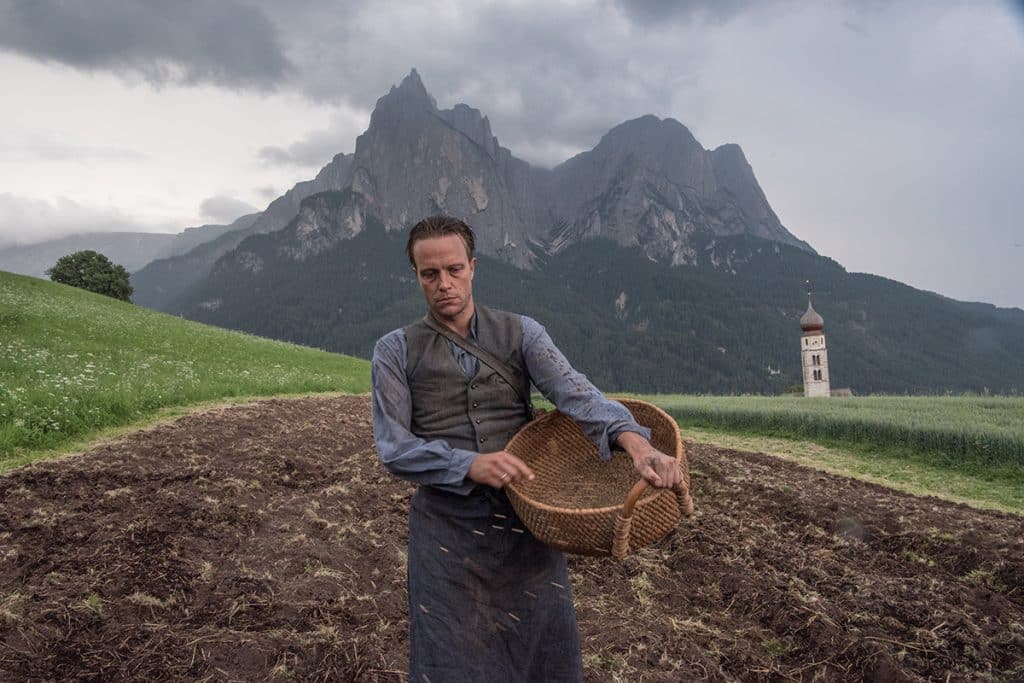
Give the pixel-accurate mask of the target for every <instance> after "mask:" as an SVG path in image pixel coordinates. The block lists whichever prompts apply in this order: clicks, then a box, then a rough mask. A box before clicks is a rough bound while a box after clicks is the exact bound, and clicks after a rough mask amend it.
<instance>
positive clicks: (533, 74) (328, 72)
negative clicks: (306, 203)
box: [263, 3, 693, 166]
mask: <svg viewBox="0 0 1024 683" xmlns="http://www.w3.org/2000/svg"><path fill="white" fill-rule="evenodd" d="M268 11H269V12H272V13H273V12H277V13H278V14H276V15H274V14H272V16H275V17H276V18H278V20H279V21H280V22H281V24H282V26H286V27H287V28H284V29H282V30H283V36H284V37H285V39H286V40H287V41H288V45H289V47H290V52H289V54H293V55H294V57H295V60H296V63H298V64H301V65H302V67H303V68H302V76H301V78H302V84H301V87H302V88H303V90H304V91H305V92H306V93H307V94H309V95H310V96H311V97H313V98H314V99H316V100H320V101H343V102H345V103H346V104H348V105H349V106H352V107H357V108H362V109H366V110H369V109H371V108H372V107H373V105H374V103H375V102H376V100H377V98H379V97H380V96H381V95H383V94H384V93H386V92H387V88H388V87H389V85H390V84H393V83H397V82H398V81H399V80H401V78H402V77H403V76H404V75H405V74H407V73H408V72H409V69H410V68H412V67H416V68H418V69H419V71H420V73H421V74H422V76H423V78H424V82H425V84H426V86H427V88H428V90H429V91H430V92H431V94H432V95H434V96H435V97H436V98H437V100H438V104H439V106H441V107H442V108H446V107H450V106H453V105H454V104H457V103H459V102H465V103H467V104H470V105H471V106H474V107H478V108H480V109H481V110H483V111H484V113H485V114H487V115H488V116H489V117H490V120H491V123H492V127H493V130H494V132H495V134H496V135H497V136H498V138H499V140H500V141H501V143H502V144H503V145H505V146H506V147H509V148H510V149H512V150H513V152H515V153H516V154H517V155H519V156H523V157H524V158H526V159H527V160H528V161H531V162H533V163H537V164H540V165H546V166H549V165H553V164H555V163H558V162H560V161H564V160H565V158H567V156H570V155H571V153H575V152H578V151H580V150H582V149H585V148H588V147H590V146H592V145H593V144H595V143H596V142H597V140H598V139H599V137H600V135H601V134H602V133H604V132H606V131H607V130H608V129H609V128H610V127H611V126H613V125H615V124H617V123H620V122H621V121H624V120H626V119H629V118H633V117H636V116H639V115H642V114H646V113H651V112H652V111H653V112H654V113H660V114H668V113H669V112H668V106H669V104H670V103H671V98H672V95H673V93H674V92H675V91H676V89H677V88H686V87H688V85H687V84H688V83H692V81H693V74H692V73H690V72H689V71H688V64H687V53H688V51H689V49H690V48H688V47H687V45H686V43H687V38H688V35H686V34H682V35H680V34H678V33H677V34H674V35H673V34H659V35H653V36H652V35H647V34H648V33H650V32H648V31H646V30H645V31H639V30H637V29H634V28H632V26H631V25H630V23H629V22H628V21H627V20H625V19H624V18H623V17H622V14H621V12H619V11H618V10H617V9H616V8H615V7H614V6H611V5H608V4H607V3H604V4H599V5H596V6H579V5H572V4H569V5H562V4H559V3H544V4H541V3H537V4H536V5H535V6H533V7H518V6H517V7H509V6H505V5H501V4H493V5H492V4H479V5H477V4H471V5H465V6H460V8H459V11H458V12H451V11H446V10H445V7H444V6H443V5H436V6H435V5H434V4H431V3H424V4H423V5H420V6H417V7H416V8H415V9H410V8H409V7H408V6H404V7H400V8H396V7H393V6H389V5H384V4H374V5H372V6H371V5H362V6H354V7H351V8H347V9H346V10H345V11H337V8H335V9H334V10H333V11H332V10H327V9H324V10H322V11H320V12H316V13H315V16H309V15H305V14H298V15H294V14H292V15H287V16H286V15H285V14H284V9H283V8H282V9H272V8H270V7H268ZM424 25H429V26H430V30H429V31H426V30H424V29H423V26H424ZM357 38H358V39H357ZM680 44H681V45H682V47H680V48H679V49H678V50H676V51H677V52H678V53H679V54H678V55H677V56H676V59H674V61H672V62H670V63H666V62H664V61H663V60H662V59H659V57H661V55H659V54H658V51H659V50H662V49H663V48H665V47H666V46H669V45H671V46H674V47H675V46H679V45H680ZM293 46H294V49H292V47H293ZM296 151H297V150H282V149H280V148H277V149H268V150H266V152H265V154H264V155H263V156H264V157H265V158H266V159H268V160H271V159H272V160H274V161H277V162H284V161H287V160H289V159H290V158H294V157H295V152H296ZM284 152H287V153H284Z"/></svg>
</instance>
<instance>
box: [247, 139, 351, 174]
mask: <svg viewBox="0 0 1024 683" xmlns="http://www.w3.org/2000/svg"><path fill="white" fill-rule="evenodd" d="M351 146H352V137H351V136H346V137H343V136H342V135H340V134H338V133H337V132H335V131H318V132H317V133H313V134H311V135H309V136H307V137H305V138H303V139H302V140H299V141H298V142H293V143H292V144H290V145H288V146H287V147H263V148H262V149H260V151H259V153H258V156H259V159H260V161H262V162H263V163H266V164H271V165H287V166H304V167H320V166H323V165H324V164H325V163H327V162H328V161H330V160H331V158H332V157H333V156H334V155H335V154H337V153H338V152H339V151H341V150H342V149H348V148H350V147H351Z"/></svg>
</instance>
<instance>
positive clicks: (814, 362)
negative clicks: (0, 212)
mask: <svg viewBox="0 0 1024 683" xmlns="http://www.w3.org/2000/svg"><path fill="white" fill-rule="evenodd" d="M800 329H801V330H803V334H801V335H800V358H801V361H802V364H803V370H804V396H831V394H832V391H831V389H830V386H829V379H828V351H826V350H825V320H824V319H823V318H822V317H821V316H820V315H818V312H817V311H815V310H814V306H812V305H811V293H810V292H808V293H807V312H806V313H804V314H803V316H802V317H801V318H800Z"/></svg>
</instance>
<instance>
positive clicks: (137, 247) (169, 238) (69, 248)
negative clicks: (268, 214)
mask: <svg viewBox="0 0 1024 683" xmlns="http://www.w3.org/2000/svg"><path fill="white" fill-rule="evenodd" d="M257 215H258V214H250V215H248V216H242V217H241V218H238V219H237V220H235V221H234V222H233V223H231V224H230V225H201V226H199V227H195V228H185V229H184V230H183V231H182V232H179V233H176V234H170V233H155V232H91V233H82V234H80V235H69V236H67V237H61V238H59V239H54V240H47V241H45V242H38V243H36V244H27V245H21V246H16V247H7V248H5V249H0V270H6V271H8V272H10V273H19V274H21V275H31V276H33V277H46V270H47V269H48V268H50V267H52V266H53V264H54V263H56V262H57V259H59V258H60V257H61V256H66V255H68V254H73V253H75V252H76V251H85V250H92V251H98V252H99V253H101V254H103V255H104V256H106V257H107V258H109V259H110V260H111V261H113V262H114V263H116V264H118V265H121V266H124V268H125V270H127V271H128V272H134V271H136V270H138V269H139V268H142V267H143V266H145V265H146V264H147V263H149V262H150V261H153V260H154V259H160V258H167V257H171V256H175V255H177V254H182V253H185V252H186V251H189V250H191V249H192V248H194V247H195V246H196V245H198V244H202V243H203V242H207V241H209V240H212V239H216V238H217V236H219V235H222V234H224V233H226V232H230V231H232V230H239V229H241V228H246V227H248V226H249V225H251V224H252V222H253V221H255V220H256V217H257Z"/></svg>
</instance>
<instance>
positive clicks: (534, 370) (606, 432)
mask: <svg viewBox="0 0 1024 683" xmlns="http://www.w3.org/2000/svg"><path fill="white" fill-rule="evenodd" d="M522 320H523V357H524V359H525V360H526V369H527V372H529V373H530V378H531V379H532V380H533V383H534V385H535V386H536V387H537V389H539V390H540V393H542V394H544V397H545V398H547V399H548V400H549V401H551V402H552V403H554V404H555V407H556V408H558V410H560V411H561V412H563V413H565V414H567V415H569V416H570V417H571V418H572V419H573V420H575V421H576V423H577V424H578V425H579V426H580V428H581V429H582V430H583V433H584V434H586V435H587V438H589V439H590V440H591V441H593V442H594V444H595V445H596V446H597V449H598V453H599V454H600V457H601V459H602V460H608V459H609V458H611V455H612V454H611V447H612V445H613V444H614V443H615V440H616V439H618V437H619V435H620V434H622V433H623V432H636V433H637V434H640V435H641V436H643V437H644V438H645V439H648V440H649V439H650V438H651V430H650V429H648V428H647V427H643V426H641V425H639V424H637V422H636V420H634V419H633V415H632V413H630V412H629V410H628V409H627V408H626V407H625V406H623V405H622V404H621V403H619V402H618V401H612V400H610V399H608V398H605V396H604V395H603V394H602V393H601V392H600V391H598V389H597V387H595V386H594V385H593V383H591V381H590V380H588V379H587V377H586V375H584V374H583V373H581V372H579V371H577V370H575V369H574V368H573V367H572V366H571V365H570V364H569V361H568V360H566V358H565V356H564V355H563V354H562V352H561V351H559V350H558V347H556V346H555V344H554V342H553V341H551V337H550V336H549V335H548V333H547V330H545V329H544V326H543V325H541V324H540V323H538V322H537V321H536V320H534V319H533V318H530V317H528V316H525V315H524V316H522Z"/></svg>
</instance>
